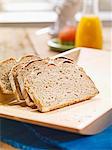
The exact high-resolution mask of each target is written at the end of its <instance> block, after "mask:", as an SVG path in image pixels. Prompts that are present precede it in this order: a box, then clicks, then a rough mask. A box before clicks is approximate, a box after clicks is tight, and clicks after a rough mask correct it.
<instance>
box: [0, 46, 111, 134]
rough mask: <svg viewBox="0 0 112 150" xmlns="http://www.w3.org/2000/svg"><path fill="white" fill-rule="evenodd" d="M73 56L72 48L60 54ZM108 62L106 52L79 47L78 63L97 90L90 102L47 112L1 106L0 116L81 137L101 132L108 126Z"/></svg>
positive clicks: (109, 122)
mask: <svg viewBox="0 0 112 150" xmlns="http://www.w3.org/2000/svg"><path fill="white" fill-rule="evenodd" d="M77 54H79V50H78V49H73V50H70V51H68V52H65V53H62V54H60V55H61V56H65V55H72V56H73V55H75V56H78V55H77ZM110 60H111V58H110V53H109V52H104V51H98V50H95V49H86V48H80V55H79V58H78V64H79V65H80V66H82V67H83V68H84V70H85V71H86V72H87V74H88V75H89V76H90V77H91V78H92V80H93V81H94V82H95V84H96V86H97V88H98V89H99V91H100V94H99V95H97V96H96V97H94V98H93V99H91V100H88V101H85V102H81V103H78V104H74V105H71V106H67V107H64V108H61V109H57V110H54V111H51V112H47V113H40V112H38V111H35V112H32V110H31V109H30V108H28V107H21V106H19V105H13V106H8V105H1V106H0V116H1V117H5V118H9V119H13V120H18V121H22V122H28V123H32V124H37V125H42V126H46V127H51V128H55V129H60V130H64V131H70V132H75V133H80V134H85V135H91V134H95V133H98V132H100V131H102V130H103V129H104V128H106V127H107V126H109V125H110V124H112V110H111V108H112V99H111V91H110V90H111V87H110V83H111V76H110V67H111V66H110V65H111V63H110Z"/></svg>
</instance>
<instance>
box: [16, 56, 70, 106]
mask: <svg viewBox="0 0 112 150" xmlns="http://www.w3.org/2000/svg"><path fill="white" fill-rule="evenodd" d="M64 61H71V62H72V60H71V59H69V58H66V57H58V58H56V59H49V58H46V59H43V60H36V61H32V62H30V63H29V64H27V65H25V66H24V67H23V68H22V69H21V71H20V73H19V74H18V76H17V80H18V83H19V85H20V90H21V93H22V96H23V98H24V99H25V101H26V104H27V105H28V106H31V107H33V106H34V105H35V104H34V102H33V101H32V99H31V98H30V96H29V94H28V93H27V91H26V89H25V88H24V80H25V78H26V77H27V76H28V75H29V74H31V72H33V70H38V72H40V71H42V69H44V67H45V66H47V65H48V64H60V63H62V62H64Z"/></svg>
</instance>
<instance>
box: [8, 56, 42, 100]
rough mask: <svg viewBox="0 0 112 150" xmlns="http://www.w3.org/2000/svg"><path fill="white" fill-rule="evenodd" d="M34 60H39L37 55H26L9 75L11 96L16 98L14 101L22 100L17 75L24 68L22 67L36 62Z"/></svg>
mask: <svg viewBox="0 0 112 150" xmlns="http://www.w3.org/2000/svg"><path fill="white" fill-rule="evenodd" d="M36 59H40V58H39V57H38V56H37V55H27V56H24V57H22V58H21V59H20V61H19V63H18V64H17V65H16V66H14V67H13V68H12V69H11V71H10V74H9V80H10V83H11V87H12V90H13V94H14V95H15V96H16V99H17V100H18V101H19V100H24V98H23V96H22V94H21V90H20V86H19V83H18V80H17V75H18V74H19V72H20V70H21V68H23V67H24V65H26V64H28V63H29V62H31V61H33V60H36Z"/></svg>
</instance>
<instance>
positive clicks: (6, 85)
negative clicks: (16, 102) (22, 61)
mask: <svg viewBox="0 0 112 150" xmlns="http://www.w3.org/2000/svg"><path fill="white" fill-rule="evenodd" d="M16 64H17V62H16V60H15V59H14V58H10V59H7V60H5V61H2V62H0V89H1V91H2V93H4V94H13V91H12V87H11V84H10V81H9V73H10V71H11V69H12V68H13V66H15V65H16Z"/></svg>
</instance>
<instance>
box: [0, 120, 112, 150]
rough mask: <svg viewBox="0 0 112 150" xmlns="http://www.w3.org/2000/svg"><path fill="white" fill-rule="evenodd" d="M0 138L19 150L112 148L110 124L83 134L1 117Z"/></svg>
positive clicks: (104, 149)
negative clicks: (91, 133) (98, 130)
mask: <svg viewBox="0 0 112 150" xmlns="http://www.w3.org/2000/svg"><path fill="white" fill-rule="evenodd" d="M0 122H1V133H0V139H1V141H3V142H6V143H8V144H10V145H12V146H14V147H16V148H18V149H21V150H112V126H111V127H109V128H108V129H106V130H105V131H103V132H102V133H99V134H97V135H94V136H83V135H78V134H74V133H69V132H63V131H59V130H55V129H50V128H47V127H41V126H37V125H31V124H27V123H22V122H18V121H13V120H8V119H4V118H1V119H0Z"/></svg>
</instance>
